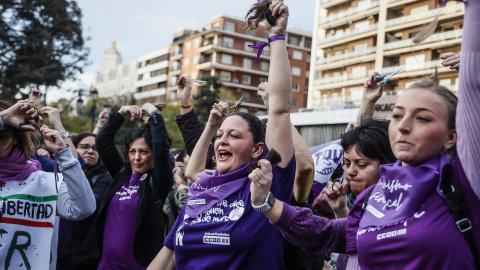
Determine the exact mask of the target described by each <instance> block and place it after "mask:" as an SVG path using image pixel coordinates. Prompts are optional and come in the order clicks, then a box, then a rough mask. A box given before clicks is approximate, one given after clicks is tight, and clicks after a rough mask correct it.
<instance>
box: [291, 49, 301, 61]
mask: <svg viewBox="0 0 480 270" xmlns="http://www.w3.org/2000/svg"><path fill="white" fill-rule="evenodd" d="M302 58H303V53H302V52H301V51H293V59H297V60H302Z"/></svg>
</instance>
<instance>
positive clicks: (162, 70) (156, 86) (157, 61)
mask: <svg viewBox="0 0 480 270" xmlns="http://www.w3.org/2000/svg"><path fill="white" fill-rule="evenodd" d="M169 56H170V46H165V47H162V48H160V49H157V50H153V51H151V52H148V53H145V54H143V55H142V56H140V58H138V60H137V62H138V66H137V81H136V83H135V94H134V95H133V96H134V98H135V100H137V101H138V102H139V104H143V103H145V102H150V103H153V104H156V103H159V102H166V93H167V79H168V65H169V62H168V58H169Z"/></svg>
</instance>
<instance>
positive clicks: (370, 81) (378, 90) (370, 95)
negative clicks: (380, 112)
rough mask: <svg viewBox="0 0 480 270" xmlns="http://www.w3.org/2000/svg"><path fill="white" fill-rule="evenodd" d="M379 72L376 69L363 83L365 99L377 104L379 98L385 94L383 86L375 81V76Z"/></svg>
mask: <svg viewBox="0 0 480 270" xmlns="http://www.w3.org/2000/svg"><path fill="white" fill-rule="evenodd" d="M378 75H379V73H378V72H376V71H374V72H372V73H371V74H370V76H368V78H367V79H366V80H365V82H364V83H363V101H364V102H368V103H371V104H375V103H376V102H377V101H378V99H379V98H380V97H381V96H382V95H383V87H380V86H378V85H377V83H376V82H375V77H376V76H378Z"/></svg>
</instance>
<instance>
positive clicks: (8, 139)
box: [0, 128, 17, 160]
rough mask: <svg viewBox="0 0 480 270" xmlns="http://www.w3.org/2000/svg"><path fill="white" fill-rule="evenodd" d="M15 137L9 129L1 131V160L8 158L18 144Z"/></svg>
mask: <svg viewBox="0 0 480 270" xmlns="http://www.w3.org/2000/svg"><path fill="white" fill-rule="evenodd" d="M14 135H15V134H13V131H12V130H11V129H9V128H6V129H4V130H2V131H0V160H2V159H4V158H6V157H8V155H10V152H11V151H12V148H13V146H15V145H16V144H17V138H15V136H14Z"/></svg>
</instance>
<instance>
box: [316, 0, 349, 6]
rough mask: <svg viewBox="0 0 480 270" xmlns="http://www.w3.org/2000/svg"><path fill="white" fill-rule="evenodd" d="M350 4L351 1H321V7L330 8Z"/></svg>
mask: <svg viewBox="0 0 480 270" xmlns="http://www.w3.org/2000/svg"><path fill="white" fill-rule="evenodd" d="M348 2H350V0H320V7H321V8H329V7H334V6H338V5H341V4H344V3H348Z"/></svg>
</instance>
